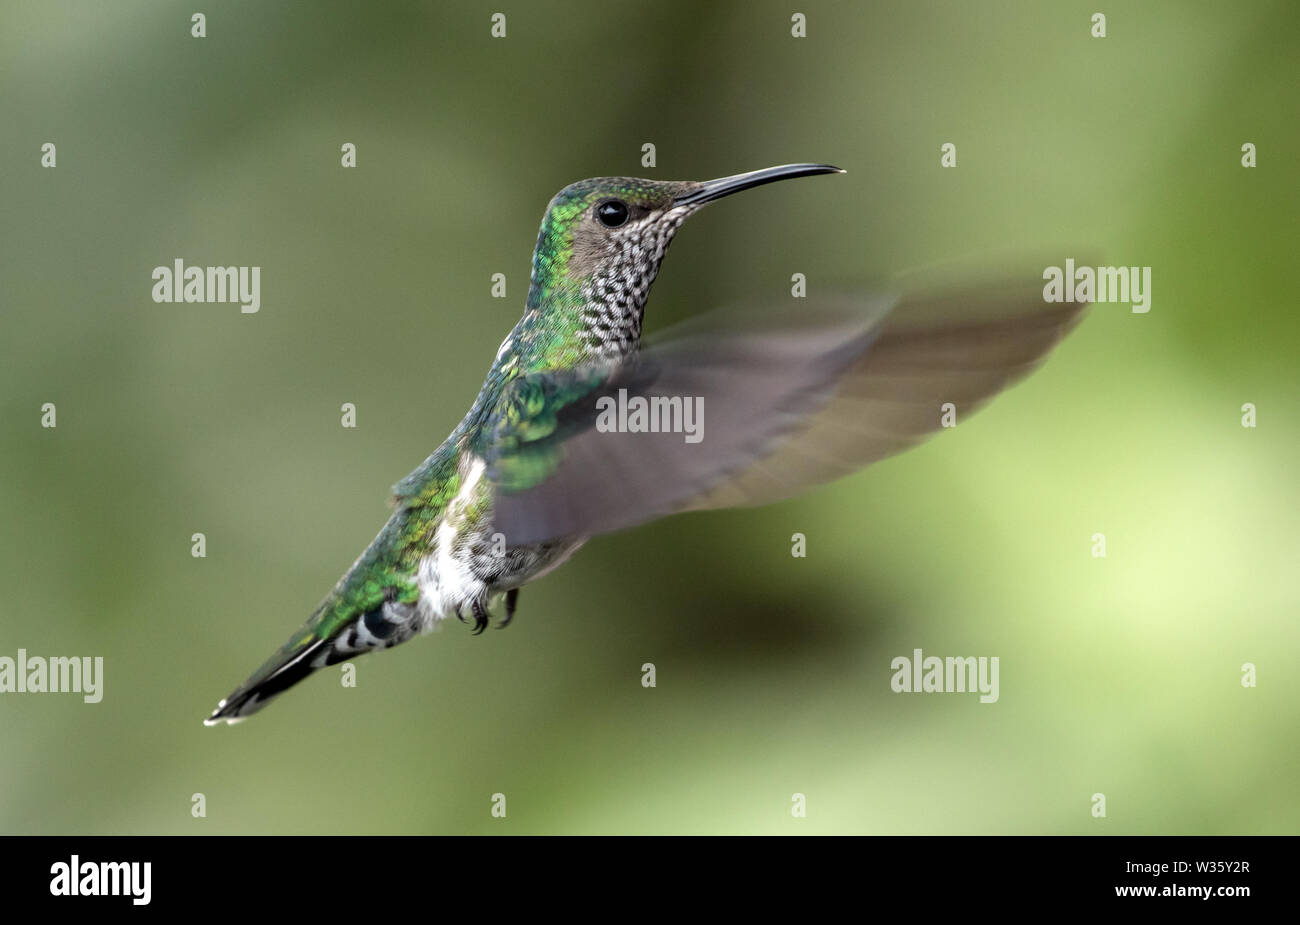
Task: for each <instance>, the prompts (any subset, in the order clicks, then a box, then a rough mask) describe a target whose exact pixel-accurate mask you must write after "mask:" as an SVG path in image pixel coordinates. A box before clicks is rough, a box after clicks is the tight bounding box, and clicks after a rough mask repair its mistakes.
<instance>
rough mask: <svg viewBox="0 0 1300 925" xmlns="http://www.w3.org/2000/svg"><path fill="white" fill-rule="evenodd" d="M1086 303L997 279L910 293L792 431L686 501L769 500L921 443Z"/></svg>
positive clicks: (1058, 334)
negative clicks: (950, 411) (946, 413)
mask: <svg viewBox="0 0 1300 925" xmlns="http://www.w3.org/2000/svg"><path fill="white" fill-rule="evenodd" d="M1084 307H1085V306H1084V305H1082V304H1079V303H1055V304H1047V303H1044V302H1043V298H1042V290H1041V288H1039V287H1038V286H1037V285H1028V286H1027V285H1025V284H1023V283H999V284H996V285H985V286H981V287H979V288H976V289H965V290H951V291H944V292H930V293H919V294H914V295H910V296H907V297H905V298H903V299H902V300H901V301H900V304H899V305H898V307H897V308H896V309H895V311H894V312H893V313H891V314H890V316H889V317H888V318H887V319H886V320H885V322H884V324H883V325H882V329H881V331H880V333H879V335H878V336H877V337H876V338H875V340H874V341H873V343H872V344H871V347H870V349H869V350H867V351H866V352H865V353H863V354H862V355H861V356H859V357H858V358H857V359H856V361H855V362H854V363H853V364H852V365H851V366H850V367H849V369H848V370H847V371H846V372H845V374H844V375H843V377H842V378H841V379H840V381H839V382H838V383H837V385H836V388H835V391H834V394H833V395H831V396H830V397H829V398H828V400H827V401H826V402H825V403H824V404H823V405H822V406H821V407H820V408H819V409H818V410H817V411H816V413H814V414H812V415H810V416H809V417H808V418H807V419H806V420H804V421H803V422H801V424H800V426H798V427H797V428H796V429H795V431H794V432H793V433H792V434H791V435H790V437H789V439H786V440H784V441H782V442H781V444H780V445H779V446H778V447H777V448H776V449H775V450H774V451H773V452H772V453H770V454H768V455H767V456H764V457H762V458H761V459H757V460H755V461H754V463H753V464H752V465H750V466H749V467H747V468H746V469H744V470H743V471H740V472H737V473H735V474H734V475H732V476H730V477H728V478H725V479H722V480H720V481H719V482H718V483H717V484H716V485H714V486H712V487H711V488H710V489H708V490H707V491H705V492H703V493H701V494H700V495H699V496H697V497H694V498H692V499H690V500H689V501H688V503H687V504H686V505H684V507H683V509H684V510H703V509H707V508H721V507H738V506H743V505H755V504H769V503H771V502H773V501H779V500H781V499H783V498H789V497H791V496H793V495H796V494H798V493H799V492H801V491H803V490H805V489H807V488H809V487H811V486H813V485H818V484H821V483H823V482H828V481H832V480H834V479H837V478H841V477H843V476H845V475H848V474H850V473H852V472H855V471H857V470H858V469H860V468H862V467H863V466H866V465H869V464H871V463H873V462H875V461H876V460H879V459H884V458H885V457H887V456H891V455H893V454H894V453H898V452H901V451H902V450H905V449H907V448H909V447H911V446H914V445H915V444H917V443H919V442H921V441H922V440H924V439H925V438H926V437H928V436H930V434H932V433H934V432H935V431H936V430H938V429H939V428H940V421H941V419H942V416H943V406H944V405H945V404H946V403H949V402H951V403H952V404H953V406H954V408H955V410H956V415H957V420H959V421H963V420H966V418H967V417H968V416H969V415H970V414H971V413H972V412H974V411H976V410H977V409H979V408H980V407H981V406H982V405H983V404H984V403H985V402H987V401H989V400H990V399H991V398H993V396H994V395H996V394H997V393H998V392H999V391H1001V390H1002V389H1004V388H1006V387H1007V386H1008V385H1010V384H1012V383H1013V382H1015V381H1016V380H1017V379H1020V378H1022V377H1023V376H1025V375H1027V374H1028V373H1030V372H1031V371H1033V370H1034V369H1035V368H1036V367H1037V366H1038V365H1039V364H1040V363H1041V362H1042V361H1043V360H1044V359H1045V358H1046V356H1047V354H1048V353H1049V352H1050V351H1051V349H1052V347H1053V346H1055V345H1056V343H1057V342H1058V341H1060V339H1061V338H1062V337H1064V336H1065V335H1066V334H1067V333H1069V331H1070V329H1071V328H1072V327H1073V326H1074V325H1075V324H1076V323H1077V322H1078V321H1079V319H1080V317H1081V313H1082V310H1083V308H1084Z"/></svg>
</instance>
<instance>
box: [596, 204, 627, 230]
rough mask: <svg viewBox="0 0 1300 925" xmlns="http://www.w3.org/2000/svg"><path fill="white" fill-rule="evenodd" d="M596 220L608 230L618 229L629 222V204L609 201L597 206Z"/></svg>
mask: <svg viewBox="0 0 1300 925" xmlns="http://www.w3.org/2000/svg"><path fill="white" fill-rule="evenodd" d="M596 218H598V219H600V223H601V224H602V225H604V226H605V227H606V228H617V227H618V226H619V225H621V224H623V223H624V222H626V221H627V203H626V202H619V201H618V200H617V199H608V200H606V201H605V202H602V203H601V204H600V205H598V206H596Z"/></svg>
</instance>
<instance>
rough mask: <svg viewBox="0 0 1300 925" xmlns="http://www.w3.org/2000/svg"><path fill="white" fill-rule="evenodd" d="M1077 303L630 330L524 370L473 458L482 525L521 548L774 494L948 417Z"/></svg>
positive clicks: (1026, 302) (1036, 297)
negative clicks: (617, 354) (487, 506)
mask: <svg viewBox="0 0 1300 925" xmlns="http://www.w3.org/2000/svg"><path fill="white" fill-rule="evenodd" d="M1081 308H1082V305H1080V304H1077V303H1064V304H1045V303H1044V302H1043V299H1042V293H1041V289H1040V288H1039V286H1037V285H1034V286H1032V287H1030V286H1027V285H1024V284H997V285H993V286H983V287H980V288H979V289H965V290H956V291H949V292H944V293H917V294H912V295H908V296H904V297H901V298H899V297H893V296H860V297H844V298H840V299H836V300H827V301H824V302H822V303H820V304H818V305H816V306H814V305H812V304H807V305H806V306H801V307H800V308H799V309H797V310H793V311H787V312H786V313H785V314H784V315H782V316H779V317H773V316H758V317H755V316H751V317H749V318H746V319H744V322H743V323H737V320H736V319H734V318H730V317H729V316H727V315H726V314H724V313H713V314H711V315H710V316H706V317H702V318H701V319H699V320H698V321H696V322H694V323H690V324H687V325H682V326H679V327H677V328H675V329H672V330H670V331H667V332H665V333H664V335H663V336H662V337H660V338H658V339H656V340H653V341H647V342H646V344H645V345H644V347H643V349H642V351H641V354H640V357H639V358H638V359H637V360H636V361H635V362H631V363H627V364H623V365H620V366H599V365H595V366H589V367H580V368H579V369H577V370H567V371H557V372H548V373H540V374H533V375H531V376H526V377H523V378H521V379H520V380H516V382H515V383H514V384H512V385H513V388H514V389H517V390H518V391H517V393H515V394H514V395H513V396H512V398H511V399H510V400H508V401H505V402H503V405H502V407H503V411H502V413H500V414H499V415H498V418H497V420H496V421H495V422H494V426H493V427H492V435H493V439H492V440H491V441H490V443H489V444H488V445H487V447H486V450H485V452H484V456H485V458H486V460H487V464H488V465H487V475H488V477H489V478H490V479H492V480H493V481H494V482H495V483H496V485H497V487H498V489H499V491H498V492H497V495H496V500H495V505H494V513H493V517H494V522H495V525H496V528H497V529H498V530H500V531H501V532H502V533H503V534H504V535H505V536H506V538H507V541H508V542H510V543H534V542H540V541H544V540H548V539H554V538H558V537H568V536H589V535H592V534H598V533H605V532H609V531H612V530H618V529H622V528H624V527H629V526H633V525H635V524H638V523H642V522H644V521H647V520H651V519H654V518H656V517H660V516H663V515H666V514H670V513H673V512H675V511H681V510H690V509H702V508H716V507H726V506H734V505H752V504H764V503H768V502H770V501H774V500H779V499H781V498H786V497H790V496H791V495H794V494H797V493H798V492H800V491H802V490H804V489H805V488H808V487H810V486H812V485H815V484H819V483H821V482H825V481H828V480H831V479H834V478H838V477H840V476H842V475H845V474H848V473H849V472H853V471H855V470H857V469H859V468H861V467H862V466H865V465H867V464H869V463H871V462H874V461H875V460H877V459H881V458H883V457H885V456H888V455H891V454H893V453H896V452H898V451H900V450H902V449H905V448H907V447H909V446H911V445H913V444H915V443H917V442H919V441H920V440H922V439H924V438H925V437H926V436H927V435H929V434H930V433H932V432H934V431H935V430H937V429H939V428H940V427H941V426H942V421H943V417H944V411H945V409H944V405H945V403H949V402H950V403H952V405H953V406H955V409H956V412H957V414H959V415H962V418H963V420H964V417H965V415H968V414H969V413H970V412H971V411H972V410H974V409H975V408H977V407H978V406H979V405H980V404H981V403H983V402H984V401H986V400H987V399H989V398H990V397H991V396H992V395H994V394H995V393H996V392H998V391H999V390H1000V389H1001V388H1003V387H1005V386H1006V385H1007V384H1008V383H1010V382H1011V381H1013V380H1015V379H1016V378H1019V377H1020V376H1023V375H1024V374H1025V373H1027V372H1028V371H1030V370H1031V369H1032V368H1033V367H1034V366H1035V365H1036V364H1037V363H1038V362H1039V361H1041V359H1042V358H1043V356H1044V355H1045V354H1046V353H1047V352H1048V351H1049V350H1050V349H1051V347H1052V346H1053V345H1054V344H1055V343H1056V342H1057V341H1058V340H1059V339H1060V338H1061V336H1063V334H1064V333H1065V332H1066V331H1067V330H1068V329H1069V328H1070V326H1071V325H1072V324H1073V323H1074V322H1075V321H1076V320H1077V318H1078V316H1079V310H1080V309H1081ZM512 391H513V390H512ZM674 399H676V400H677V401H678V402H679V405H678V406H680V408H681V409H682V412H681V414H679V415H677V418H676V419H675V421H676V423H678V424H681V425H683V426H681V427H677V428H675V429H674V428H673V427H671V426H667V427H664V426H661V427H660V428H659V432H635V431H636V429H637V426H638V425H639V424H644V423H645V420H644V418H645V416H644V415H643V419H642V420H641V421H636V420H635V419H634V412H633V409H634V408H636V407H641V408H643V409H644V408H651V409H656V408H657V409H660V411H659V412H657V413H652V414H651V415H650V417H651V419H657V422H658V423H659V424H661V425H663V424H668V425H671V424H673V423H674V419H673V413H674V410H673V409H675V408H676V407H678V406H675V405H673V400H674ZM688 408H689V409H690V410H692V411H694V412H695V414H696V417H697V419H696V420H693V421H688V420H687V418H686V416H685V415H686V412H687V409H688ZM625 412H626V413H625ZM615 418H616V419H615ZM687 424H693V425H694V426H695V427H696V433H695V434H690V433H684V432H683V430H684V429H685V425H687ZM611 425H614V426H611ZM688 437H689V438H690V439H687V438H688Z"/></svg>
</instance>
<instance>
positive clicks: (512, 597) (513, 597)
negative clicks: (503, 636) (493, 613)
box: [497, 588, 519, 630]
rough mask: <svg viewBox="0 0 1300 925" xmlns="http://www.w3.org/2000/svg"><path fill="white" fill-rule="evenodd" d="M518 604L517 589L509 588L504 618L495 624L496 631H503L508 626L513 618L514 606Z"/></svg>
mask: <svg viewBox="0 0 1300 925" xmlns="http://www.w3.org/2000/svg"><path fill="white" fill-rule="evenodd" d="M518 603H519V589H518V588H511V589H510V590H509V591H507V592H506V616H505V619H504V620H502V621H501V622H500V623H498V624H497V629H499V630H503V629H505V628H506V627H507V626H509V625H510V621H511V620H513V619H514V618H515V605H516V604H518Z"/></svg>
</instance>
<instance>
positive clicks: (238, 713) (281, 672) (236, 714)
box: [203, 639, 356, 726]
mask: <svg viewBox="0 0 1300 925" xmlns="http://www.w3.org/2000/svg"><path fill="white" fill-rule="evenodd" d="M295 642H296V639H291V640H290V641H289V642H288V643H286V644H285V645H284V647H283V648H281V649H280V651H278V652H277V653H276V654H275V655H274V656H272V657H271V659H270V660H269V661H268V662H267V663H266V664H265V665H263V666H262V667H261V668H260V669H258V671H257V673H256V674H254V675H253V676H252V677H251V678H249V679H248V680H247V681H245V682H244V683H243V684H242V685H240V686H239V687H238V688H236V689H235V690H234V691H232V692H231V693H230V695H229V696H227V697H226V698H225V699H223V700H222V701H221V702H220V703H219V704H217V708H216V709H215V710H213V711H212V715H211V716H209V717H208V718H207V719H205V720H204V721H203V725H205V726H216V725H218V724H220V723H231V724H233V723H237V722H239V721H240V720H242V719H245V718H246V717H248V716H251V715H252V714H254V713H256V712H257V711H258V710H260V709H262V707H264V706H266V705H267V703H269V702H270V701H271V699H272V698H274V697H275V696H276V695H277V694H281V693H283V692H284V691H287V690H288V689H289V688H291V687H293V686H294V685H295V684H297V683H298V682H299V681H301V680H302V679H303V678H305V677H307V675H309V674H311V673H312V672H314V671H316V670H317V669H318V668H323V667H324V666H325V665H326V664H331V662H330V661H329V657H330V655H331V654H333V653H332V650H333V646H332V645H331V644H330V642H329V640H325V639H317V640H314V641H311V642H308V643H307V644H305V645H295ZM352 654H356V653H352ZM322 656H324V658H322ZM350 657H351V656H350V655H343V656H341V657H340V658H337V659H335V661H342V660H343V659H344V658H350Z"/></svg>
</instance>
